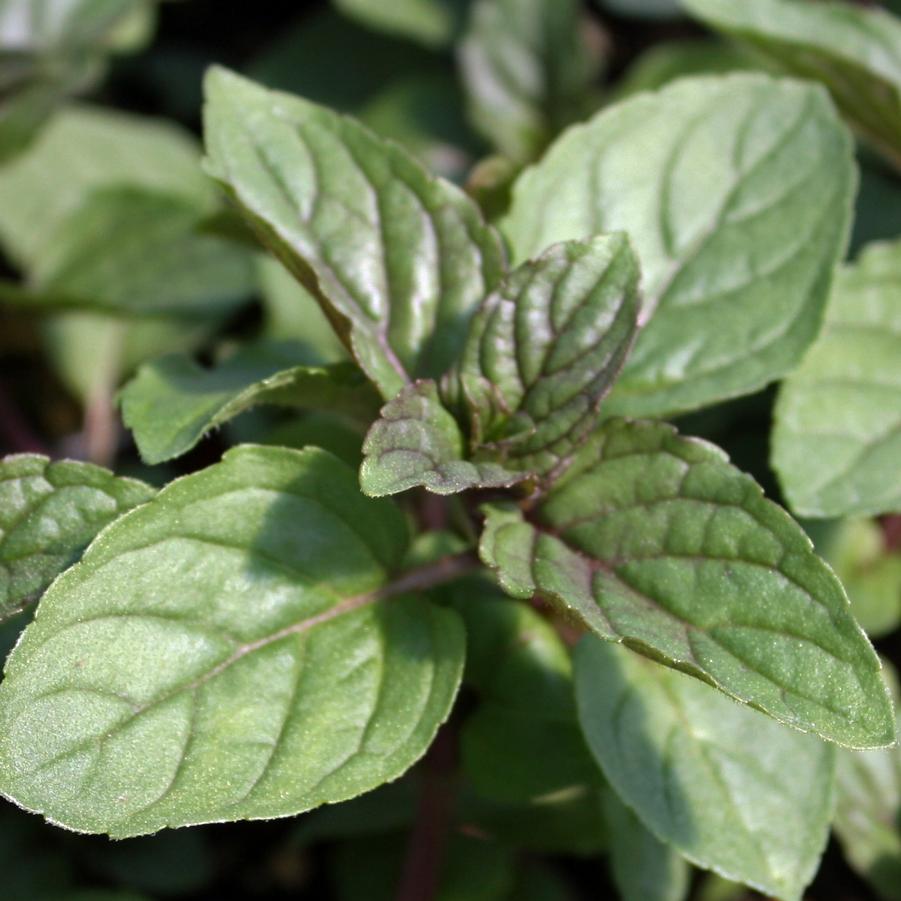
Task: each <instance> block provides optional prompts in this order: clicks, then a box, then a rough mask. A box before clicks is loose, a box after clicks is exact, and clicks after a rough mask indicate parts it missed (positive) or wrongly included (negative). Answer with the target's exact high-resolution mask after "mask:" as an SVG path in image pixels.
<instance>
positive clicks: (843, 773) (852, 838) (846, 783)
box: [835, 715, 901, 901]
mask: <svg viewBox="0 0 901 901" xmlns="http://www.w3.org/2000/svg"><path fill="white" fill-rule="evenodd" d="M898 724H899V734H901V715H899V718H898ZM837 776H838V779H837V786H836V805H835V831H836V833H837V835H838V838H839V840H840V841H841V843H842V848H843V849H844V852H845V856H846V857H847V859H848V862H849V863H850V864H851V866H852V867H853V868H854V869H855V870H857V872H858V873H860V874H861V875H862V876H863V877H864V878H865V879H866V880H867V881H868V882H869V883H870V884H871V885H872V886H873V888H875V889H876V891H877V893H878V894H879V896H880V897H881V898H884V899H886V901H901V749H899V748H898V747H897V746H896V747H894V748H886V749H885V750H882V751H841V752H839V756H838V768H837Z"/></svg>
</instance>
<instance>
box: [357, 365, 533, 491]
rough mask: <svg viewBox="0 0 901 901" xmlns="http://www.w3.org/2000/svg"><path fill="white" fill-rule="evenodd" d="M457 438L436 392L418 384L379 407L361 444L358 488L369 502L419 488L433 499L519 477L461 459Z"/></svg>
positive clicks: (427, 382) (435, 388)
mask: <svg viewBox="0 0 901 901" xmlns="http://www.w3.org/2000/svg"><path fill="white" fill-rule="evenodd" d="M464 450H465V448H464V443H463V435H462V434H461V433H460V427H459V426H458V425H457V421H456V420H455V419H454V417H453V416H452V415H451V414H450V412H448V410H446V409H445V407H444V406H443V405H442V403H441V399H440V397H439V396H438V386H437V385H436V384H435V382H433V381H431V380H420V381H417V382H414V383H413V384H412V385H408V386H407V387H406V388H403V389H402V390H401V392H400V393H399V394H398V395H397V397H395V398H394V400H391V401H389V402H388V403H387V404H385V406H384V407H382V411H381V416H380V418H379V419H377V420H376V421H375V422H374V423H373V424H372V427H371V428H370V429H369V433H368V434H367V435H366V440H365V441H364V442H363V454H364V459H363V465H362V467H361V468H360V486H361V488H362V489H363V492H364V493H365V494H368V495H369V496H370V497H384V496H385V495H389V494H397V493H398V492H401V491H407V490H408V489H410V488H417V487H423V488H425V489H427V490H428V491H432V492H434V493H435V494H458V493H459V492H461V491H466V490H467V489H469V488H509V487H510V486H511V485H514V484H516V483H517V482H519V481H521V480H522V479H523V478H525V476H524V475H523V474H522V473H519V472H514V471H511V470H508V469H505V468H504V467H503V466H502V465H500V464H499V463H493V462H490V461H489V462H484V463H477V462H471V461H469V460H465V459H464Z"/></svg>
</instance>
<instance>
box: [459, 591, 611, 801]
mask: <svg viewBox="0 0 901 901" xmlns="http://www.w3.org/2000/svg"><path fill="white" fill-rule="evenodd" d="M451 591H452V597H451V600H450V602H449V603H450V606H451V607H452V608H453V609H454V610H456V611H457V612H458V613H459V614H460V615H461V616H462V618H463V623H464V625H465V626H466V641H467V651H466V673H465V678H466V680H467V682H468V683H469V684H470V685H471V686H472V687H473V688H474V689H475V691H476V692H478V694H479V696H480V700H479V704H478V706H477V707H476V708H475V710H474V711H473V712H472V714H471V715H470V716H469V717H468V718H467V719H466V720H465V722H464V723H463V726H462V728H461V732H460V750H461V755H462V761H461V762H462V765H463V770H464V772H465V773H466V775H467V776H468V777H469V780H470V781H471V782H472V785H473V787H474V788H475V790H476V791H477V792H478V793H479V794H480V795H482V796H484V797H487V798H491V799H493V800H496V801H501V802H508V803H514V804H524V803H527V802H529V801H534V800H536V799H540V798H542V797H547V796H549V795H554V794H556V793H559V792H566V791H570V792H572V791H573V790H574V789H578V788H582V787H584V786H592V785H594V784H595V783H597V782H598V781H599V778H598V772H597V767H596V766H595V764H594V761H593V760H592V759H591V757H590V755H589V754H588V752H587V749H586V747H585V741H584V739H583V738H582V734H581V730H580V729H579V725H578V721H577V719H576V709H575V702H574V701H573V682H572V664H571V662H570V659H569V652H568V650H567V649H566V647H565V646H564V644H563V642H562V640H561V639H560V637H559V636H558V635H557V632H556V631H555V630H554V628H553V626H552V625H550V624H549V623H548V622H547V621H546V620H545V619H544V618H543V617H542V616H541V615H540V614H539V613H538V612H537V611H536V610H533V609H532V608H531V607H529V606H528V605H526V604H521V603H517V602H515V601H511V600H510V599H509V598H506V597H504V595H502V594H500V593H499V592H498V590H497V588H494V587H493V586H491V585H486V584H485V581H484V579H479V580H478V582H477V581H476V580H475V579H472V580H466V581H464V582H461V583H459V584H454V585H453V586H451Z"/></svg>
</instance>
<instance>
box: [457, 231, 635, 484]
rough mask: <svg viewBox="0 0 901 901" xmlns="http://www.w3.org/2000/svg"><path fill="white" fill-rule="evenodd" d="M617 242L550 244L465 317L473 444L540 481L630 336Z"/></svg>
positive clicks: (589, 416) (627, 265)
mask: <svg viewBox="0 0 901 901" xmlns="http://www.w3.org/2000/svg"><path fill="white" fill-rule="evenodd" d="M638 305H639V301H638V264H637V262H636V260H635V256H634V254H633V253H632V249H631V247H630V246H629V242H628V239H627V238H626V237H625V235H602V236H598V237H595V238H593V239H592V240H590V241H585V242H577V241H570V242H568V243H566V244H558V245H555V246H553V247H551V248H549V249H548V250H547V251H545V253H544V254H542V256H540V257H539V258H538V259H537V260H535V261H533V262H528V263H524V264H523V265H522V266H520V267H519V268H517V269H515V270H514V271H513V272H511V273H510V274H509V275H508V276H507V277H506V278H505V279H504V281H503V282H502V283H501V285H500V286H499V287H498V289H497V290H496V291H495V292H494V293H493V294H490V295H489V296H488V297H487V298H486V299H485V300H484V301H483V303H482V305H481V307H480V309H479V312H478V313H477V314H476V316H475V318H474V319H473V322H472V326H471V327H470V333H469V337H468V339H467V342H466V346H465V348H464V351H463V358H462V360H461V363H460V382H461V385H462V389H463V393H464V395H465V397H466V400H467V401H468V405H469V408H470V416H471V420H472V424H471V432H472V443H473V445H474V447H476V448H479V454H480V456H482V457H484V458H486V459H492V458H496V457H499V458H500V460H501V461H502V462H503V463H504V464H505V465H508V466H510V467H511V468H515V469H521V470H526V471H532V472H537V473H541V474H547V473H550V472H552V471H553V470H555V469H557V468H559V467H560V466H561V464H565V462H566V460H567V458H568V457H569V456H570V455H571V454H572V453H573V451H574V449H575V448H577V447H578V446H579V444H580V443H581V442H582V441H583V440H584V439H585V437H586V436H587V435H588V434H589V433H590V432H591V430H592V428H593V427H594V425H595V424H596V421H597V418H598V406H599V404H600V402H601V399H602V398H603V397H604V396H605V395H606V394H607V392H608V391H609V390H610V388H611V386H612V384H613V382H614V380H615V379H616V377H617V375H618V374H619V371H620V369H621V368H622V365H623V362H624V360H625V357H626V354H627V352H628V350H629V347H630V346H631V344H632V340H633V338H634V336H635V331H636V323H637V317H638Z"/></svg>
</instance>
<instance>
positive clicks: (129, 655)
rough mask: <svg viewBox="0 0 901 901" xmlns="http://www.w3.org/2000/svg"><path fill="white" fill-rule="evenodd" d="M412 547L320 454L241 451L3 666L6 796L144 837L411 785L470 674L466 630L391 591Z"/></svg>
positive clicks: (36, 626)
mask: <svg viewBox="0 0 901 901" xmlns="http://www.w3.org/2000/svg"><path fill="white" fill-rule="evenodd" d="M405 545H406V529H405V524H404V520H403V517H402V515H401V514H400V513H399V512H398V511H397V510H396V509H395V508H393V507H392V506H391V505H390V504H388V503H387V502H385V501H372V500H369V499H367V498H364V497H363V496H362V495H361V494H360V493H359V490H358V488H357V485H356V479H355V476H354V473H353V470H351V469H349V468H348V467H346V466H345V465H344V464H342V463H340V462H339V461H338V460H337V459H335V458H334V457H332V456H331V455H329V454H326V453H325V452H323V451H319V450H317V449H308V450H306V451H292V450H287V449H284V448H265V447H253V446H244V447H240V448H236V449H234V450H232V451H230V452H228V453H227V454H226V455H225V457H224V458H223V461H222V462H221V463H219V464H217V465H214V466H211V467H209V468H208V469H205V470H202V471H201V472H199V473H196V474H194V475H190V476H186V477H185V478H182V479H179V480H177V481H175V482H173V483H172V484H170V485H169V486H168V487H167V488H165V489H164V490H163V491H161V492H160V493H159V494H158V495H157V496H156V498H154V500H152V501H151V502H150V503H149V504H145V505H144V506H143V507H141V508H139V509H137V510H134V511H132V513H131V514H128V515H126V516H124V517H122V518H121V519H120V520H119V521H118V522H117V523H115V524H114V525H113V526H111V527H110V528H109V529H107V530H106V531H105V532H104V533H103V535H102V536H101V537H100V538H99V539H98V540H97V541H95V542H94V543H93V544H92V545H91V547H90V549H89V550H88V552H87V553H86V554H85V556H84V558H83V559H82V561H81V563H79V564H78V565H77V566H75V567H73V568H72V569H70V570H69V571H68V572H67V573H66V574H65V575H64V576H63V577H62V578H60V579H58V580H57V581H56V583H55V584H54V586H53V588H52V589H51V590H50V591H48V592H47V594H46V595H45V596H44V599H43V601H42V603H41V606H40V608H39V611H38V614H37V617H36V619H35V621H34V622H33V623H32V624H31V625H30V626H28V628H27V629H26V630H25V632H24V633H23V637H22V639H21V641H20V642H19V644H18V646H17V648H16V650H15V651H14V652H13V654H12V655H11V656H10V658H9V660H8V661H7V666H6V678H5V680H4V681H3V683H2V684H0V790H2V792H3V794H5V795H6V796H8V797H10V798H13V799H14V800H15V801H16V803H17V804H19V805H20V806H22V807H24V808H26V809H28V810H32V811H39V812H42V813H44V814H45V815H46V816H47V817H48V818H50V819H52V820H54V821H55V822H57V823H60V824H62V825H65V826H68V827H70V828H73V829H77V830H80V831H85V832H106V833H109V834H110V835H112V836H115V837H126V836H130V835H140V834H143V833H149V832H155V831H157V830H159V829H161V828H163V827H164V826H178V825H187V824H195V823H204V822H211V821H224V820H236V819H256V818H266V819H269V818H273V817H280V816H290V815H293V814H296V813H299V812H301V811H303V810H309V809H311V808H313V807H316V806H318V805H320V804H323V803H333V802H336V801H341V800H344V799H347V798H351V797H354V796H355V795H358V794H361V793H362V792H364V791H367V790H369V789H371V788H374V787H376V786H377V785H380V784H381V783H383V782H387V781H390V780H391V779H394V778H396V777H397V776H399V775H400V774H401V773H402V772H404V770H406V769H407V768H408V767H409V766H410V765H411V764H412V763H413V762H414V761H415V760H416V759H418V758H419V757H420V756H421V755H422V753H423V752H424V751H425V749H426V747H427V746H428V745H429V743H430V742H431V740H432V737H433V736H434V734H435V731H436V730H437V728H438V726H439V724H440V723H441V722H442V721H443V720H444V719H445V717H446V716H447V714H448V711H449V709H450V705H451V703H452V702H453V699H454V695H455V693H456V690H457V685H458V684H459V680H460V675H461V670H462V664H463V655H464V636H463V632H462V628H461V626H460V624H459V619H458V618H457V617H456V615H455V614H454V613H453V612H451V611H446V610H441V609H439V608H437V607H433V606H431V605H429V604H428V603H427V602H426V601H424V600H422V599H420V598H416V597H413V596H411V595H410V594H409V593H408V591H409V588H408V585H409V583H408V582H403V581H398V582H390V581H389V574H390V572H391V571H392V570H393V569H394V568H395V567H396V566H397V564H398V562H399V560H400V558H401V556H402V555H403V553H404V550H405ZM397 595H400V596H397ZM389 598H390V600H389Z"/></svg>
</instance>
